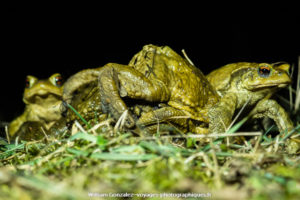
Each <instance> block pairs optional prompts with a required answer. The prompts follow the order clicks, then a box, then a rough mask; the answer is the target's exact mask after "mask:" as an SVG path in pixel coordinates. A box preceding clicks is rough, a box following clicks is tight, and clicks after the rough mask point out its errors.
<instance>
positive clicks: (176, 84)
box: [99, 45, 293, 133]
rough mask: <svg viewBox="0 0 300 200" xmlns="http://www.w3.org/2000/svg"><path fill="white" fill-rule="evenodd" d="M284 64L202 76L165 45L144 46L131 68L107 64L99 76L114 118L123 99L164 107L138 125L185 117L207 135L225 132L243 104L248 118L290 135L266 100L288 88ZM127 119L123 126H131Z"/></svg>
mask: <svg viewBox="0 0 300 200" xmlns="http://www.w3.org/2000/svg"><path fill="white" fill-rule="evenodd" d="M288 70H289V65H288V64H287V63H275V64H267V63H246V62H244V63H234V64H229V65H226V66H224V67H221V68H219V69H217V70H215V71H214V72H212V73H210V74H209V75H208V76H207V77H205V76H204V75H203V74H202V73H201V71H200V70H199V69H198V68H196V67H195V66H193V65H192V64H190V63H189V62H188V61H187V60H186V59H183V58H182V57H181V56H179V55H178V54H177V53H176V52H174V51H173V50H172V49H171V48H169V47H167V46H163V47H157V46H154V45H146V46H144V47H143V50H142V51H140V52H139V53H137V54H136V55H135V56H134V57H133V59H132V60H131V61H130V63H129V65H128V66H127V65H119V64H113V63H110V64H107V65H106V66H104V67H103V68H102V69H101V71H100V75H99V87H100V96H101V101H102V104H103V105H104V108H105V109H106V110H105V109H103V110H104V111H106V112H109V113H111V114H112V115H113V116H114V117H115V118H118V117H119V116H120V115H121V114H122V112H124V111H125V110H126V109H127V107H126V105H125V103H124V101H123V100H122V98H123V97H127V98H132V99H142V100H145V101H148V102H166V103H167V104H168V106H167V107H163V108H161V109H157V110H154V111H151V112H148V113H144V114H143V115H142V116H141V117H140V118H139V120H138V121H137V122H136V124H138V125H148V124H155V123H157V121H158V120H159V121H164V120H170V119H174V118H176V117H181V116H186V117H188V118H190V119H191V120H192V121H193V122H195V121H196V123H192V124H196V126H197V127H198V128H200V129H193V130H192V131H195V132H198V133H207V129H206V127H205V124H209V132H224V131H225V130H226V129H227V127H228V126H229V125H230V123H231V121H232V118H233V115H234V112H235V111H236V110H238V109H240V108H241V107H242V106H243V105H244V104H245V103H246V102H248V104H247V106H248V107H249V106H252V107H254V110H253V111H252V113H251V114H253V117H255V118H259V117H263V116H267V117H270V118H272V119H273V120H274V121H275V122H276V124H277V126H278V128H279V130H280V131H284V130H288V131H290V130H292V129H293V123H292V122H291V120H290V118H289V117H288V114H287V113H286V112H285V110H284V109H283V108H282V107H281V106H280V105H279V104H278V103H277V102H276V101H275V100H272V99H269V98H270V97H271V95H272V94H274V93H275V92H276V91H277V89H279V88H282V87H285V86H287V85H288V84H290V83H291V79H290V77H289V75H288ZM131 121H132V119H130V118H129V120H128V124H127V126H129V127H130V126H132V123H131Z"/></svg>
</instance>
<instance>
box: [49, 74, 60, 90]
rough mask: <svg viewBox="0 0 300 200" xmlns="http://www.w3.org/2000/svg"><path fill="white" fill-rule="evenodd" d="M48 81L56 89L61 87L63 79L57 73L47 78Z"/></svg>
mask: <svg viewBox="0 0 300 200" xmlns="http://www.w3.org/2000/svg"><path fill="white" fill-rule="evenodd" d="M49 81H50V82H51V83H52V84H53V85H55V86H57V87H61V86H62V85H63V78H62V76H61V75H60V74H59V73H56V74H53V75H52V76H51V77H50V78H49Z"/></svg>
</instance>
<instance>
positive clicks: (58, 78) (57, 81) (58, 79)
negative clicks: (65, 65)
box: [55, 75, 63, 87]
mask: <svg viewBox="0 0 300 200" xmlns="http://www.w3.org/2000/svg"><path fill="white" fill-rule="evenodd" d="M62 84H63V78H62V76H60V75H58V76H56V77H55V85H56V86H59V87H60V86H62Z"/></svg>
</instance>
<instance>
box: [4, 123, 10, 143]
mask: <svg viewBox="0 0 300 200" xmlns="http://www.w3.org/2000/svg"><path fill="white" fill-rule="evenodd" d="M5 134H6V139H7V142H8V144H10V138H9V134H8V126H5Z"/></svg>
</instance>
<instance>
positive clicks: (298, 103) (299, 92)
mask: <svg viewBox="0 0 300 200" xmlns="http://www.w3.org/2000/svg"><path fill="white" fill-rule="evenodd" d="M299 107H300V56H299V57H298V77H297V86H296V100H295V112H296V111H297V110H298V109H299Z"/></svg>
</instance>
